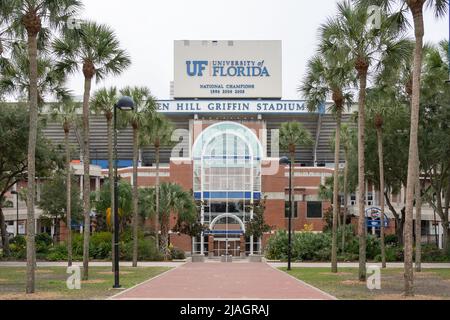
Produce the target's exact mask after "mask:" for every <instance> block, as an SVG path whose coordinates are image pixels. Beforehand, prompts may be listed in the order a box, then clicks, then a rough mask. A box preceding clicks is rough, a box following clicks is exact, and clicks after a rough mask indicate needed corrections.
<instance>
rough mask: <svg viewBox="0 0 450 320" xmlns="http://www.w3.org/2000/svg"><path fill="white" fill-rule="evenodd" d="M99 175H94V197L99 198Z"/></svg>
mask: <svg viewBox="0 0 450 320" xmlns="http://www.w3.org/2000/svg"><path fill="white" fill-rule="evenodd" d="M99 191H100V177H95V199H96V200H97V201H98V200H100V193H99Z"/></svg>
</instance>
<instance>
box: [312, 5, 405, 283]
mask: <svg viewBox="0 0 450 320" xmlns="http://www.w3.org/2000/svg"><path fill="white" fill-rule="evenodd" d="M369 14H370V13H369V12H368V10H367V7H364V6H358V7H355V6H354V5H352V4H351V2H350V1H342V2H339V3H338V13H337V15H336V16H335V17H333V18H329V19H328V21H327V22H326V23H325V24H323V25H322V26H321V27H320V34H321V39H323V45H322V51H323V52H326V53H327V54H328V55H333V56H335V57H341V58H342V59H344V58H345V57H347V58H348V59H349V61H350V63H352V64H353V66H354V68H355V70H356V72H357V78H358V81H359V86H358V87H359V98H358V192H357V199H358V214H359V219H358V236H359V272H358V273H359V280H360V281H365V279H366V233H367V230H366V223H365V201H364V198H365V197H364V195H365V190H364V189H365V187H364V186H365V164H364V161H365V159H364V146H365V104H366V87H367V81H368V76H369V75H373V74H374V73H375V72H376V71H377V70H378V69H379V68H381V67H382V66H383V65H384V60H385V59H387V58H389V59H391V60H395V59H398V60H401V59H400V57H402V55H403V54H405V50H406V49H405V48H404V47H405V44H406V43H407V40H406V39H405V38H404V36H403V34H402V32H401V30H399V28H398V26H397V25H394V23H393V22H392V19H390V18H389V17H388V16H387V15H386V14H381V17H380V22H381V23H380V26H379V28H377V29H376V28H368V27H367V25H368V24H369V22H370V16H369ZM372 68H373V70H372Z"/></svg>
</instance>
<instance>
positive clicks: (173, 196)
mask: <svg viewBox="0 0 450 320" xmlns="http://www.w3.org/2000/svg"><path fill="white" fill-rule="evenodd" d="M158 191H159V193H160V197H159V198H160V206H159V214H158V216H159V219H160V221H161V247H162V248H161V251H162V252H163V255H164V260H168V258H169V256H170V251H169V227H170V215H171V214H174V215H176V216H177V218H178V219H177V220H178V221H186V222H194V221H195V220H196V218H197V210H196V206H195V201H194V198H193V197H192V194H191V193H189V192H187V191H184V190H183V188H182V187H181V186H180V185H178V184H176V183H171V182H170V183H167V182H164V183H162V184H161V186H160V188H159V189H158ZM153 192H154V193H155V198H156V189H154V191H153Z"/></svg>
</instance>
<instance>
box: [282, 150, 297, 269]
mask: <svg viewBox="0 0 450 320" xmlns="http://www.w3.org/2000/svg"><path fill="white" fill-rule="evenodd" d="M279 163H280V164H283V165H286V164H289V217H288V265H287V269H288V270H291V256H292V236H291V232H292V227H291V225H292V210H293V207H294V206H293V201H292V163H291V161H290V160H289V158H288V157H281V158H280V162H279Z"/></svg>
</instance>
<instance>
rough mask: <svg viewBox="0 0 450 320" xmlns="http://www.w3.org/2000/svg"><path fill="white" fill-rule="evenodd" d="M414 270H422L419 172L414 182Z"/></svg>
mask: <svg viewBox="0 0 450 320" xmlns="http://www.w3.org/2000/svg"><path fill="white" fill-rule="evenodd" d="M415 262H416V272H421V271H422V190H421V188H420V173H419V175H418V177H417V182H416V259H415Z"/></svg>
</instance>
